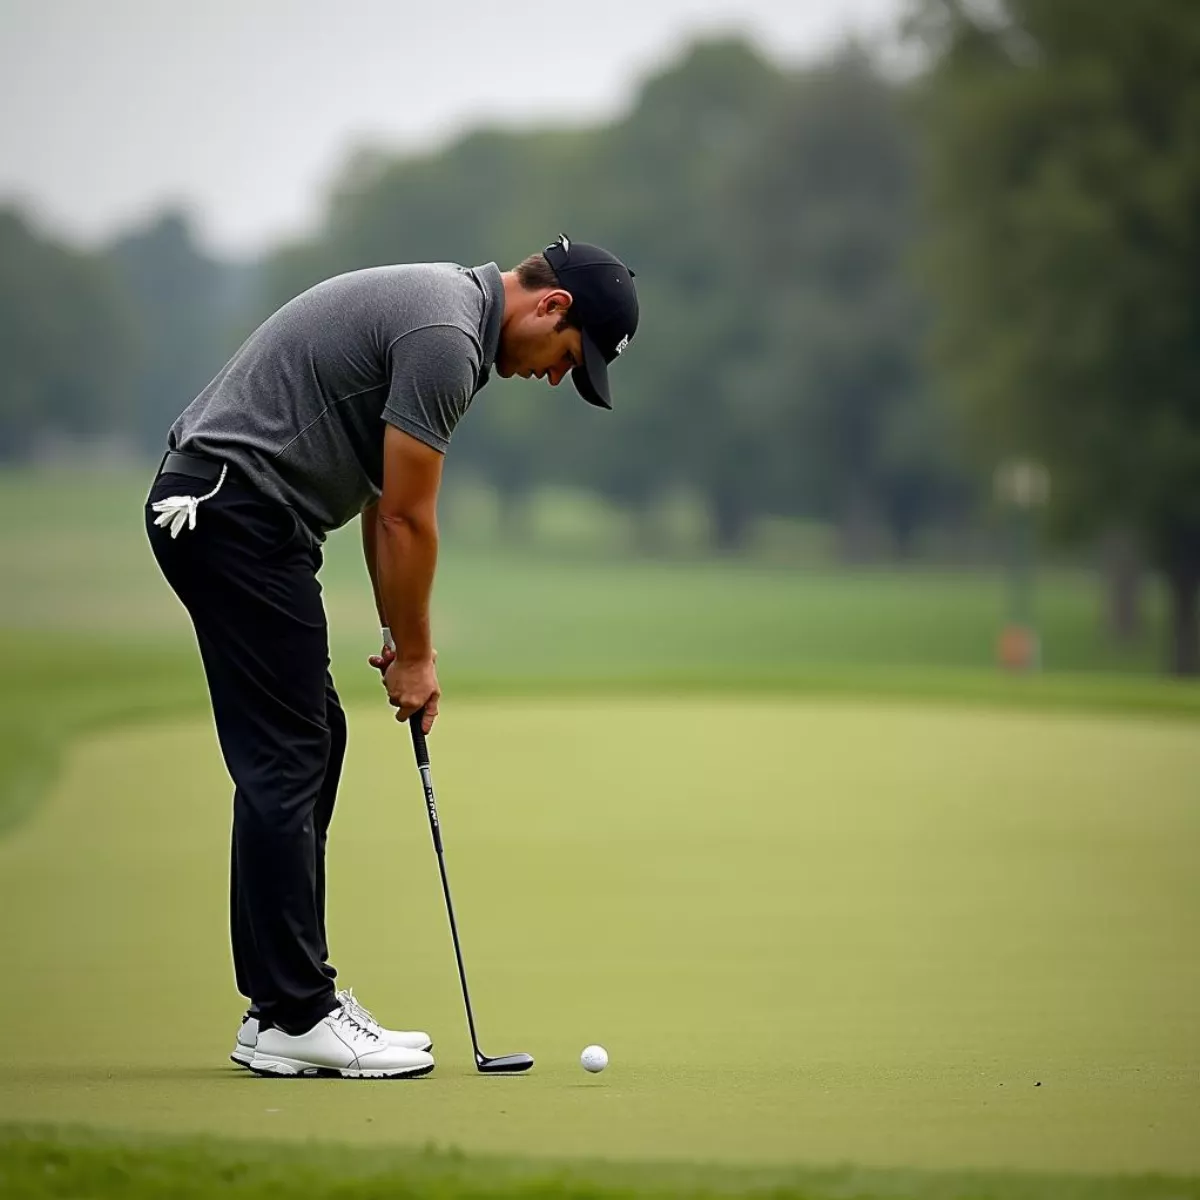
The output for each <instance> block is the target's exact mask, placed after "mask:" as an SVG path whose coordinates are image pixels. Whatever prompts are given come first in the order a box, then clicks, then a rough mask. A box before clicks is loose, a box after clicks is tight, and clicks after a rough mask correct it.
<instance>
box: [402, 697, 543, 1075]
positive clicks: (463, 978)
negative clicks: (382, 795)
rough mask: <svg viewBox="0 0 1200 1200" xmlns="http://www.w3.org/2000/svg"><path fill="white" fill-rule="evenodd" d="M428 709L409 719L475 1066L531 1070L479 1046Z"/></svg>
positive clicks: (505, 1071)
mask: <svg viewBox="0 0 1200 1200" xmlns="http://www.w3.org/2000/svg"><path fill="white" fill-rule="evenodd" d="M424 716H425V710H424V709H420V710H419V711H418V712H415V713H413V715H412V716H411V717H409V719H408V728H409V730H410V731H411V732H412V744H413V752H414V753H415V754H416V756H417V770H418V771H420V772H421V782H422V783H423V784H424V785H425V808H426V810H427V811H428V813H429V830H430V832H431V833H432V834H433V847H434V849H435V850H436V851H437V860H438V870H439V871H440V872H441V875H442V892H443V893H444V894H445V897H446V912H447V913H448V914H449V915H450V936H451V937H452V938H453V939H454V958H455V960H456V961H457V963H458V980H459V982H460V983H461V984H462V994H463V1004H465V1005H466V1009H467V1028H468V1029H469V1030H470V1031H471V1048H472V1049H473V1050H474V1051H475V1069H476V1070H477V1071H479V1072H480V1074H483V1075H511V1074H514V1073H515V1072H517V1071H528V1070H529V1068H530V1067H532V1066H533V1055H531V1054H502V1055H500V1056H499V1057H498V1058H489V1057H488V1056H487V1055H486V1054H484V1053H483V1051H481V1050H480V1049H479V1039H478V1038H477V1037H476V1036H475V1018H474V1017H473V1016H472V1015H471V996H470V993H468V991H467V972H466V969H465V968H464V967H463V959H462V949H461V948H460V946H459V944H458V923H457V922H456V921H455V920H454V905H453V903H452V902H451V900H450V881H449V880H448V879H447V878H446V856H445V854H444V853H443V851H442V827H441V824H440V823H439V821H438V811H437V801H436V800H434V797H433V776H432V775H431V774H430V771H429V747H428V746H427V745H426V744H425V731H424V730H423V729H422V728H421V721H422V719H423V718H424Z"/></svg>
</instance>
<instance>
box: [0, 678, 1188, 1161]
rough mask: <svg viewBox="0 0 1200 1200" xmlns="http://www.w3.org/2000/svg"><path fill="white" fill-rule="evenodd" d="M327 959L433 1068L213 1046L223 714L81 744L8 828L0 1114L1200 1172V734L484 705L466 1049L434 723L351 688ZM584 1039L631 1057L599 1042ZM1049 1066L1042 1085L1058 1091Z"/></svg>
mask: <svg viewBox="0 0 1200 1200" xmlns="http://www.w3.org/2000/svg"><path fill="white" fill-rule="evenodd" d="M351 720H352V724H351V756H350V762H349V766H348V771H347V776H346V779H345V781H344V784H343V790H342V798H341V804H340V809H339V813H338V816H337V817H336V818H335V822H334V829H333V841H332V857H331V879H330V905H331V911H330V934H331V942H332V945H333V948H334V961H335V963H336V965H337V966H338V967H339V969H340V971H341V979H342V981H343V982H345V983H349V984H352V985H354V986H355V988H356V990H357V991H358V992H359V994H360V996H361V998H362V999H363V1000H364V1001H365V1002H366V1003H367V1004H368V1005H370V1006H372V1007H374V1008H375V1009H376V1010H377V1012H378V1013H379V1015H381V1016H383V1017H384V1018H386V1019H387V1020H389V1021H391V1022H393V1023H397V1024H402V1023H412V1024H417V1025H421V1026H423V1027H427V1028H429V1029H430V1030H431V1031H432V1032H433V1034H434V1037H435V1041H436V1049H437V1055H438V1068H437V1070H436V1072H435V1073H434V1074H433V1075H432V1076H430V1077H429V1078H427V1079H425V1080H421V1081H412V1082H407V1083H384V1084H349V1083H335V1082H324V1081H320V1082H277V1081H272V1080H262V1079H257V1078H254V1077H251V1076H249V1075H247V1074H246V1073H244V1072H241V1071H239V1070H237V1069H236V1068H234V1067H233V1066H231V1065H230V1064H229V1063H228V1062H227V1061H226V1058H225V1055H226V1054H227V1052H228V1050H229V1047H230V1045H231V1043H232V1039H233V1034H234V1030H235V1027H236V1024H237V1019H238V1016H239V1012H240V1008H239V1001H238V998H237V996H236V994H235V993H234V990H233V987H232V982H231V972H230V967H229V961H228V951H227V946H226V936H225V887H226V883H225V870H226V866H225V856H226V845H227V839H228V808H229V803H228V796H227V790H228V789H227V785H226V783H225V780H224V776H223V771H222V768H221V765H220V762H219V759H218V757H217V754H216V749H215V744H214V741H213V737H212V733H211V729H210V727H209V724H208V722H207V721H195V722H188V723H181V724H174V725H169V726H157V727H144V728H141V729H131V730H128V731H121V732H114V733H107V734H105V735H103V737H98V738H96V739H93V740H91V741H88V742H84V743H82V744H81V745H80V746H79V747H77V748H76V750H75V751H74V752H73V753H71V754H70V755H69V756H68V759H67V763H66V770H65V774H64V775H63V777H62V778H61V779H60V780H59V782H58V784H57V785H56V787H55V789H54V791H53V793H52V794H51V795H50V796H48V797H47V798H46V800H45V801H44V803H43V804H42V806H41V808H40V809H39V811H38V812H37V813H36V814H35V815H34V816H33V817H32V818H31V819H30V820H29V821H28V822H26V823H25V824H24V825H23V826H21V827H20V828H19V829H17V830H16V831H15V832H14V833H13V834H11V835H10V836H9V837H8V838H7V839H6V840H5V841H4V842H3V843H0V912H3V913H4V914H5V916H4V933H5V936H4V952H5V962H6V966H7V968H8V970H7V976H8V986H7V987H6V988H5V989H4V990H3V992H2V993H0V1063H2V1064H3V1067H2V1068H0V1120H22V1121H35V1122H36V1121H49V1122H56V1123H69V1122H84V1123H87V1124H90V1125H97V1126H104V1127H111V1128H116V1129H120V1130H124V1131H137V1130H144V1131H168V1132H172V1133H196V1132H211V1133H217V1134H231V1135H237V1136H240V1137H249V1138H257V1137H271V1138H310V1137H318V1138H322V1139H329V1140H340V1141H362V1142H372V1143H379V1144H384V1143H386V1144H405V1145H415V1146H421V1145H425V1144H428V1143H435V1144H437V1145H440V1146H443V1147H444V1146H448V1145H456V1146H460V1147H462V1148H463V1149H465V1150H471V1151H487V1152H505V1153H508V1152H511V1153H515V1154H530V1155H547V1156H555V1157H567V1156H580V1155H582V1156H588V1157H596V1156H611V1157H615V1158H626V1159H636V1158H654V1159H687V1160H691V1161H701V1160H720V1161H726V1162H753V1163H757V1164H764V1165H765V1164H769V1163H786V1162H805V1163H834V1162H841V1161H853V1162H856V1163H859V1164H863V1165H870V1164H880V1165H889V1166H913V1167H937V1168H951V1167H972V1166H975V1167H1021V1168H1031V1169H1039V1168H1044V1169H1065V1170H1073V1171H1074V1170H1078V1171H1100V1172H1111V1171H1144V1170H1154V1169H1157V1170H1165V1171H1180V1172H1192V1171H1196V1170H1197V1169H1200V1137H1197V1131H1198V1128H1200V1126H1198V1122H1197V1114H1198V1113H1200V1023H1198V1022H1197V1020H1196V1013H1197V1011H1198V1001H1200V956H1198V955H1197V953H1196V948H1197V946H1200V873H1198V872H1197V871H1196V866H1195V847H1196V845H1197V844H1198V835H1200V801H1198V799H1197V789H1196V781H1197V779H1200V736H1198V735H1197V731H1196V728H1195V727H1194V726H1192V725H1189V724H1185V723H1172V724H1154V723H1151V722H1149V721H1138V720H1127V719H1125V720H1123V719H1107V718H1094V717H1089V718H1083V717H1069V716H1062V715H1055V716H1045V715H1032V716H1030V715H1021V714H1014V713H990V712H986V711H973V712H969V713H964V712H959V711H955V710H952V709H948V708H947V709H941V708H934V707H916V706H914V707H904V706H888V705H865V704H849V703H847V704H836V703H821V704H818V703H799V702H784V701H780V702H774V703H761V704H755V703H744V704H739V705H738V706H736V707H735V708H732V709H723V708H721V707H719V706H717V705H714V704H712V703H708V702H699V701H697V702H683V701H671V702H666V701H664V702H639V701H637V700H630V701H628V702H626V703H622V704H617V703H611V702H606V703H604V704H596V703H584V702H569V701H564V702H557V703H549V702H545V701H542V702H524V701H523V702H519V703H512V704H501V703H499V702H493V703H484V702H482V701H473V702H458V703H455V704H451V705H449V706H448V708H447V713H446V717H445V719H444V720H443V722H442V724H441V725H440V726H439V729H438V731H437V733H436V734H435V736H434V738H433V739H431V743H430V748H431V751H432V754H433V768H434V778H435V781H436V783H437V786H438V791H439V799H440V802H441V810H442V818H443V827H444V832H445V837H446V845H447V856H448V862H449V867H450V872H451V881H452V884H453V886H454V889H455V899H456V902H457V904H458V907H459V917H460V921H461V925H462V933H463V938H464V945H465V951H466V957H467V966H468V970H469V971H470V972H471V980H472V988H473V994H474V999H475V1001H476V1004H477V1007H478V1015H479V1018H480V1024H481V1030H480V1032H481V1038H482V1041H483V1045H484V1049H485V1050H486V1051H487V1052H488V1053H490V1054H500V1053H505V1052H508V1051H512V1050H528V1051H530V1052H532V1053H533V1054H534V1055H535V1056H536V1057H537V1060H538V1064H537V1067H536V1068H535V1070H534V1071H533V1073H532V1074H531V1075H529V1076H527V1077H522V1078H517V1079H508V1080H506V1079H480V1078H478V1077H476V1076H475V1074H474V1071H473V1069H472V1067H471V1064H470V1057H469V1047H468V1043H467V1040H466V1035H465V1029H464V1027H463V1018H462V1011H461V1005H460V1000H459V997H458V995H457V981H456V977H455V974H454V968H453V959H452V956H451V949H450V942H449V936H448V932H447V929H446V921H445V915H444V911H443V909H442V902H441V896H440V893H439V890H438V883H437V875H436V867H435V863H434V859H433V855H432V851H431V849H430V846H429V835H428V829H427V826H426V824H425V815H424V810H423V806H422V802H421V794H420V788H419V783H418V780H417V778H416V774H415V771H414V768H413V765H412V757H411V750H410V747H409V745H408V742H407V738H406V735H405V733H404V731H403V730H401V729H399V728H397V727H396V725H395V723H394V722H393V721H392V720H391V714H390V713H389V712H388V710H387V709H386V707H384V706H383V705H382V704H381V705H379V706H375V707H368V708H361V709H357V710H355V711H354V712H352V714H351ZM589 1042H599V1043H602V1044H603V1045H605V1046H606V1047H607V1048H608V1050H609V1053H610V1055H611V1059H612V1065H611V1066H610V1068H609V1069H608V1070H607V1071H606V1072H605V1073H604V1074H603V1075H600V1076H596V1077H591V1076H587V1075H585V1074H584V1073H583V1071H582V1070H581V1069H580V1068H579V1066H578V1054H579V1051H580V1050H581V1049H582V1047H583V1046H584V1045H586V1044H587V1043H589ZM1039 1083H1040V1085H1041V1086H1038V1084H1039Z"/></svg>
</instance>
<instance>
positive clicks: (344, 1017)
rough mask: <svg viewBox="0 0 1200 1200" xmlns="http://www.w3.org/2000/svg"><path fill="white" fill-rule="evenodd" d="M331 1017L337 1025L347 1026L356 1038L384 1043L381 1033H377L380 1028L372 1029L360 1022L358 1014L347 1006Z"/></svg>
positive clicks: (333, 1013) (337, 1010)
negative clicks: (365, 1038) (366, 1038)
mask: <svg viewBox="0 0 1200 1200" xmlns="http://www.w3.org/2000/svg"><path fill="white" fill-rule="evenodd" d="M364 1011H365V1010H364ZM329 1015H330V1016H331V1017H332V1018H333V1019H334V1021H335V1022H336V1023H337V1024H339V1025H345V1026H346V1027H347V1028H348V1029H349V1031H350V1032H351V1033H352V1034H354V1035H356V1036H359V1037H369V1038H370V1039H371V1040H372V1041H374V1042H381V1041H383V1038H382V1037H380V1035H379V1033H378V1032H377V1029H378V1026H376V1029H372V1028H371V1026H370V1025H368V1024H367V1023H366V1022H365V1021H362V1020H360V1019H359V1017H358V1016H357V1014H356V1013H354V1012H353V1011H352V1010H351V1009H350V1008H349V1007H347V1006H346V1005H345V1004H343V1005H342V1006H341V1008H338V1009H336V1010H335V1011H334V1012H332V1013H330V1014H329Z"/></svg>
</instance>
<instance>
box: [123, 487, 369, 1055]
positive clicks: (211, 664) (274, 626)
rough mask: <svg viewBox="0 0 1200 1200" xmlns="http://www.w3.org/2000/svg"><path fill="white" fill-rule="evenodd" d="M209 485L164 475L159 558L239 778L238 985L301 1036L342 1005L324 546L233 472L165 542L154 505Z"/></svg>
mask: <svg viewBox="0 0 1200 1200" xmlns="http://www.w3.org/2000/svg"><path fill="white" fill-rule="evenodd" d="M215 486H216V485H215V482H213V481H209V480H205V479H201V478H197V477H196V476H188V475H181V474H170V475H168V474H160V475H159V476H157V478H156V479H155V481H154V483H153V485H152V487H151V491H150V495H149V497H148V498H147V501H146V530H147V534H148V536H149V538H150V545H151V548H152V549H153V551H154V556H155V558H156V559H157V560H158V564H159V566H160V567H161V568H162V572H163V574H164V575H165V576H166V578H167V581H168V582H169V583H170V585H171V587H172V588H173V589H174V591H175V594H176V595H177V596H178V597H179V599H180V600H181V601H182V602H183V605H184V607H185V608H186V609H187V611H188V613H189V615H190V616H191V618H192V624H193V625H194V627H195V630H196V640H197V642H198V643H199V647H200V655H201V658H202V659H203V662H204V671H205V674H206V676H207V679H208V689H209V694H210V696H211V698H212V708H213V717H214V719H215V721H216V727H217V737H218V740H219V741H220V745H221V753H222V755H223V756H224V759H225V765H226V767H227V768H228V770H229V774H230V776H231V778H232V780H233V784H234V796H233V851H232V856H231V870H230V928H231V934H232V941H233V965H234V972H235V976H236V980H237V987H238V990H239V991H240V992H241V993H242V994H243V995H244V996H246V997H247V998H248V999H249V1000H250V1002H251V1011H252V1012H254V1013H255V1014H256V1015H257V1016H258V1017H259V1019H260V1020H261V1021H262V1023H263V1027H264V1028H266V1027H269V1026H270V1025H277V1026H279V1027H280V1028H281V1029H283V1030H285V1031H286V1032H288V1033H302V1032H304V1031H305V1030H307V1029H309V1028H311V1027H312V1026H313V1025H314V1024H315V1023H316V1022H317V1021H319V1020H320V1019H321V1018H322V1017H323V1016H325V1015H326V1014H327V1013H329V1012H331V1011H332V1010H333V1009H334V1008H335V1007H336V1003H337V1002H336V1001H335V999H334V986H333V980H334V977H335V972H334V970H333V968H332V967H331V966H329V963H328V958H329V948H328V945H327V943H326V940H325V839H326V834H327V831H328V829H329V821H330V818H331V817H332V816H333V805H334V799H335V797H336V794H337V786H338V778H339V776H340V774H341V769H342V759H343V757H344V756H345V750H346V718H345V715H344V713H343V712H342V707H341V704H340V703H339V701H338V696H337V692H336V691H335V690H334V686H333V678H332V676H331V675H330V673H329V639H328V630H327V626H326V622H325V611H324V607H323V606H322V603H321V587H320V584H319V583H318V582H317V571H318V569H319V568H320V566H321V555H320V550H319V549H317V548H315V547H314V546H313V545H312V544H311V543H310V541H309V540H308V538H307V537H306V535H305V534H304V533H303V531H302V529H301V526H300V523H299V520H298V518H297V517H296V516H295V514H294V513H293V512H292V510H291V509H289V508H287V507H285V506H284V505H282V504H279V503H276V502H275V501H272V500H269V499H268V498H266V497H265V496H263V495H262V494H261V493H259V492H257V491H255V489H254V488H253V487H252V486H250V485H249V484H248V483H246V482H244V481H242V480H241V479H240V478H239V477H237V476H234V475H232V474H230V475H229V476H228V477H227V478H226V480H225V482H224V484H223V485H222V486H221V489H220V491H218V492H217V494H216V495H215V496H213V497H212V498H211V499H208V500H204V501H203V502H202V503H201V504H200V505H199V507H198V509H197V521H196V528H195V529H188V528H186V526H185V527H184V528H183V529H182V530H181V531H180V533H179V536H178V537H177V538H175V539H172V538H171V535H170V532H169V530H168V529H165V528H158V527H157V526H155V524H154V519H155V516H156V514H155V513H154V512H153V511H152V510H151V508H150V505H151V503H152V502H153V501H155V500H161V499H164V498H166V497H167V496H176V495H191V496H204V495H207V493H209V492H211V491H212V489H213V488H214V487H215Z"/></svg>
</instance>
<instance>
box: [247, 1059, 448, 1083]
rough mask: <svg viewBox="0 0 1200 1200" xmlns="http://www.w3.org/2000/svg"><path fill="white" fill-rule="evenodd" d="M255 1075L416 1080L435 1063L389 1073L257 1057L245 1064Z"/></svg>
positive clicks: (295, 1077)
mask: <svg viewBox="0 0 1200 1200" xmlns="http://www.w3.org/2000/svg"><path fill="white" fill-rule="evenodd" d="M245 1065H246V1066H247V1067H249V1069H250V1070H251V1071H253V1072H254V1074H255V1075H262V1076H263V1077H264V1078H265V1077H271V1078H274V1079H416V1078H418V1076H421V1075H428V1074H429V1072H430V1071H432V1070H433V1068H434V1065H435V1064H434V1063H430V1064H429V1065H428V1066H425V1067H404V1068H402V1069H400V1070H396V1069H392V1070H387V1071H371V1070H365V1071H364V1070H358V1069H356V1068H354V1067H314V1066H313V1065H312V1064H311V1063H302V1062H296V1061H294V1060H289V1059H285V1058H261V1057H260V1056H259V1055H257V1054H256V1055H255V1056H254V1059H253V1060H252V1061H251V1062H248V1063H246V1064H245Z"/></svg>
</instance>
